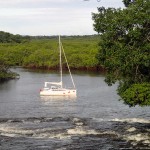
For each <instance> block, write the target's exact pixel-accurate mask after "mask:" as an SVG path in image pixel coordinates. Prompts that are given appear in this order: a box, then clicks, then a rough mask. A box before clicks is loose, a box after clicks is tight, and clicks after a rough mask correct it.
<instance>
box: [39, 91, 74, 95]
mask: <svg viewBox="0 0 150 150" xmlns="http://www.w3.org/2000/svg"><path fill="white" fill-rule="evenodd" d="M40 95H41V96H69V95H73V96H76V90H75V89H61V90H52V89H46V90H45V89H42V90H40Z"/></svg>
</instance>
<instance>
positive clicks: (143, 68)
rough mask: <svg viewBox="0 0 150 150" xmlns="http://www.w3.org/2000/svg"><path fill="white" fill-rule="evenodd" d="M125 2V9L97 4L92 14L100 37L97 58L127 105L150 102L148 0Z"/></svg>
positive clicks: (142, 104)
mask: <svg viewBox="0 0 150 150" xmlns="http://www.w3.org/2000/svg"><path fill="white" fill-rule="evenodd" d="M124 3H125V5H126V6H128V7H127V8H125V9H115V8H108V9H105V8H104V7H100V8H98V13H93V20H94V29H95V31H97V32H98V33H100V34H101V40H102V41H101V43H100V48H99V53H98V56H97V57H98V60H99V63H100V64H101V65H103V66H104V68H106V69H107V71H108V73H107V77H106V82H107V83H108V84H109V85H112V84H113V83H115V82H116V81H119V83H120V84H119V88H118V93H119V95H120V96H121V98H122V99H123V100H124V102H125V103H126V104H128V105H129V106H135V105H140V106H144V105H150V17H149V16H150V11H149V10H150V1H147V0H135V1H130V0H124Z"/></svg>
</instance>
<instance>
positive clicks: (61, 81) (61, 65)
mask: <svg viewBox="0 0 150 150" xmlns="http://www.w3.org/2000/svg"><path fill="white" fill-rule="evenodd" d="M59 53H60V54H59V59H60V60H59V61H60V62H59V63H60V82H61V88H62V60H61V42H60V35H59Z"/></svg>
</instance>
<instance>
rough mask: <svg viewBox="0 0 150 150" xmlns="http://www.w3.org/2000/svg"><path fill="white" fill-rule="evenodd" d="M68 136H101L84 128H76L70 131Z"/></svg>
mask: <svg viewBox="0 0 150 150" xmlns="http://www.w3.org/2000/svg"><path fill="white" fill-rule="evenodd" d="M67 133H68V134H71V135H88V134H93V135H97V134H99V133H98V132H96V131H95V130H85V129H83V128H82V127H80V126H79V127H76V128H74V129H68V130H67Z"/></svg>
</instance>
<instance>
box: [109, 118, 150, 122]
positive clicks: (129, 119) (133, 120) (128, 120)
mask: <svg viewBox="0 0 150 150" xmlns="http://www.w3.org/2000/svg"><path fill="white" fill-rule="evenodd" d="M110 121H116V122H128V123H150V120H147V119H142V118H126V119H118V118H115V119H112V120H110Z"/></svg>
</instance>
